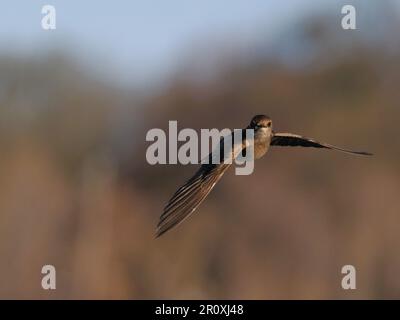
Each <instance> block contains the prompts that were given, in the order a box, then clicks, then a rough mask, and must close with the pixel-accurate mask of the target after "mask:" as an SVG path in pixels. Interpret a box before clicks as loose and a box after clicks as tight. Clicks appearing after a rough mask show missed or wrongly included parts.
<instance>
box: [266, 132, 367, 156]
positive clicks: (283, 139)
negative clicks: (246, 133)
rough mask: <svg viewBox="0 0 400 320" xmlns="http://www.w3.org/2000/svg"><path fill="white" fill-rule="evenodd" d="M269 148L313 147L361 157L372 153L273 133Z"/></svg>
mask: <svg viewBox="0 0 400 320" xmlns="http://www.w3.org/2000/svg"><path fill="white" fill-rule="evenodd" d="M271 146H284V147H286V146H288V147H297V146H300V147H313V148H326V149H331V150H338V151H341V152H346V153H351V154H358V155H363V156H371V155H372V153H369V152H364V151H353V150H347V149H343V148H339V147H336V146H333V145H331V144H328V143H321V142H318V141H315V140H314V139H310V138H306V137H302V136H299V135H297V134H292V133H275V134H274V135H273V137H272V139H271Z"/></svg>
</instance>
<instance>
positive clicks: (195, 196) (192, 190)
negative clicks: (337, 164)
mask: <svg viewBox="0 0 400 320" xmlns="http://www.w3.org/2000/svg"><path fill="white" fill-rule="evenodd" d="M246 129H253V130H254V137H253V139H254V140H253V148H254V149H253V151H254V158H255V159H259V158H261V157H262V156H264V155H265V154H266V153H267V151H268V150H269V147H270V146H283V147H286V146H288V147H296V146H300V147H313V148H324V149H330V150H337V151H341V152H345V153H350V154H356V155H363V156H365V155H372V154H371V153H368V152H362V151H352V150H347V149H343V148H339V147H336V146H333V145H331V144H327V143H322V142H318V141H316V140H314V139H310V138H306V137H303V136H300V135H297V134H292V133H275V132H274V131H273V130H272V120H271V119H270V118H269V117H268V116H265V115H256V116H255V117H253V119H252V120H251V122H250V124H249V125H248V127H247V128H246ZM246 129H243V131H244V132H243V135H242V136H243V138H242V141H241V143H240V144H238V145H234V146H233V147H232V157H233V158H235V157H237V156H238V154H240V153H241V152H245V151H246V148H248V146H249V141H248V139H247V138H246V135H245V130H246ZM226 138H227V137H223V138H222V139H221V142H220V147H219V148H220V149H221V151H222V148H223V147H224V143H223V142H224V139H226ZM223 153H224V152H220V153H219V154H223ZM208 157H209V160H210V161H208V163H204V164H202V165H201V167H200V168H199V170H198V171H197V172H196V173H195V175H194V176H193V177H192V178H190V179H189V180H188V181H187V182H186V183H185V184H184V185H182V186H181V187H180V188H179V189H178V190H177V191H176V192H175V194H174V195H173V196H172V198H171V199H170V200H169V201H168V203H167V205H166V206H165V207H164V211H163V213H162V215H161V216H160V220H159V222H158V225H157V230H156V237H159V236H161V235H162V234H164V233H165V232H167V231H169V230H170V229H172V228H173V227H175V226H176V225H178V224H180V223H181V222H182V221H183V220H184V219H186V218H187V217H188V216H189V215H190V214H191V213H193V211H195V210H196V209H197V207H198V206H199V205H200V203H202V202H203V200H204V199H205V198H206V197H207V195H208V194H209V193H210V191H211V190H212V189H213V188H214V186H215V184H216V183H217V182H218V181H219V179H221V177H222V176H223V174H224V173H225V171H226V170H227V169H228V168H229V167H230V166H231V164H232V163H225V162H224V161H223V159H221V161H220V162H219V163H214V162H215V161H211V159H212V157H213V153H210V155H209V156H208Z"/></svg>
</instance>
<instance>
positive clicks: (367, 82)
mask: <svg viewBox="0 0 400 320" xmlns="http://www.w3.org/2000/svg"><path fill="white" fill-rule="evenodd" d="M302 30H303V32H302V34H301V35H297V34H296V35H294V36H293V37H300V38H298V39H297V40H298V41H299V43H301V42H302V41H307V42H305V43H310V46H311V44H312V47H313V48H315V50H314V51H313V52H310V54H309V59H308V60H307V61H298V60H297V57H296V53H293V55H292V60H293V61H292V64H287V63H285V62H284V61H282V60H281V59H279V55H278V54H269V53H268V54H267V53H264V52H263V49H262V47H261V48H260V50H259V51H257V54H255V55H254V56H251V57H240V58H237V60H232V61H229V63H227V64H226V65H225V67H224V68H221V70H218V72H216V74H215V75H214V76H213V77H212V79H208V80H204V81H194V80H193V79H190V77H191V76H193V74H192V73H191V71H190V70H188V71H187V70H186V71H185V72H178V73H177V75H176V76H175V77H173V78H171V80H170V82H169V83H168V84H166V85H165V87H163V88H162V89H160V90H158V91H150V92H147V93H146V94H139V93H136V92H129V93H127V92H126V91H124V90H121V89H118V88H115V87H112V86H111V85H109V84H106V83H104V82H99V81H97V79H95V78H91V77H90V76H87V75H85V74H82V69H81V68H79V66H78V65H76V64H74V63H72V62H70V61H69V60H68V59H65V58H63V57H62V56H59V55H47V56H42V57H40V58H37V59H33V58H32V59H24V58H21V57H10V56H9V57H6V56H2V57H1V59H0V81H1V86H0V90H1V91H0V146H1V150H2V152H1V154H2V155H1V157H0V177H1V179H0V256H1V260H0V261H1V262H0V274H1V276H0V278H1V286H0V297H1V298H78V299H79V298H85V299H86V298H94V299H97V298H112V299H117V298H124V299H126V298H129V299H131V298H133V299H138V298H141V299H148V298H170V299H174V298H227V299H230V298H236V299H237V298H243V299H249V298H251V299H262V298H264V299H269V298H277V299H279V298H288V299H292V298H305V299H309V298H322V299H325V298H345V299H347V298H399V297H400V278H399V277H398V274H397V273H398V270H400V253H399V250H398V245H399V243H400V233H399V225H400V203H399V201H398V199H397V197H398V195H399V191H400V169H399V161H400V149H399V146H400V143H399V140H398V136H399V133H400V132H399V127H398V120H399V119H400V109H399V106H398V103H399V101H400V92H399V90H398V84H399V82H400V72H399V71H400V70H399V69H400V67H399V66H400V55H399V52H400V51H399V47H396V46H395V45H393V43H391V42H390V41H389V40H388V39H391V38H390V36H389V35H388V34H386V37H387V39H386V40H385V39H383V40H382V41H383V44H384V45H382V43H375V44H371V41H366V40H365V39H364V40H363V41H361V40H360V41H359V40H357V39H353V38H352V36H348V34H349V33H348V34H345V33H343V32H337V30H336V31H335V30H334V32H332V33H329V32H328V31H324V30H325V29H324V26H323V25H320V24H318V23H316V24H312V25H309V24H305V25H304V26H302ZM326 32H328V35H327V34H326ZM392 36H393V34H392ZM348 37H350V38H348ZM282 41H283V40H282ZM286 41H290V38H289V39H288V40H286ZM388 43H390V46H389V45H388V46H385V45H386V44H388ZM191 61H192V62H193V63H196V59H195V58H193V59H192V60H191ZM199 69H201V67H199ZM259 113H263V114H268V115H269V116H271V117H272V119H273V120H274V127H275V130H276V131H292V132H295V133H299V134H304V135H306V136H310V137H315V138H317V139H320V140H321V141H327V142H330V143H333V144H337V145H342V146H344V147H349V148H355V149H364V150H367V151H371V152H373V153H375V156H374V157H372V158H361V157H352V156H348V155H345V154H341V153H334V152H329V151H323V150H309V149H299V148H291V149H290V148H289V149H284V148H277V149H273V150H271V152H270V153H268V155H267V156H266V157H265V158H263V159H262V160H259V161H258V162H256V165H255V172H254V174H252V175H250V176H236V175H234V171H233V170H230V171H229V172H228V173H227V174H226V176H225V177H224V178H223V179H222V180H221V182H220V183H219V184H218V185H217V187H216V188H215V189H214V191H213V192H212V193H211V194H210V196H209V197H208V199H207V201H205V202H204V203H203V204H202V205H201V206H200V207H199V209H198V210H197V211H196V213H195V214H194V215H193V216H192V217H191V218H189V219H188V220H186V221H185V222H184V224H182V225H180V226H179V227H178V228H176V229H174V230H173V231H171V232H170V233H168V234H166V235H165V236H163V237H162V238H160V239H154V231H155V230H154V229H155V225H156V222H157V219H158V217H159V215H160V213H161V211H162V208H163V206H164V204H165V202H166V201H167V200H168V198H169V196H171V194H172V193H173V192H174V191H175V189H176V188H177V187H178V186H179V184H181V183H183V182H184V181H185V179H187V178H188V177H190V175H191V174H192V172H193V171H194V170H196V167H195V166H180V165H164V166H162V165H159V166H150V165H148V164H147V163H146V159H145V152H146V148H147V146H148V145H149V143H146V142H145V134H146V132H147V131H148V130H149V129H150V128H154V127H160V128H167V126H168V121H169V120H177V121H178V125H179V127H180V128H184V127H192V128H196V129H199V128H214V127H215V128H219V129H222V128H225V127H228V128H241V127H244V126H246V125H247V123H248V121H249V120H250V118H251V117H252V116H253V115H254V114H259ZM45 264H52V265H54V266H55V267H56V269H57V290H55V291H44V290H42V289H41V286H40V283H41V278H42V275H41V273H40V270H41V268H42V266H43V265H45ZM346 264H352V265H354V266H355V267H356V269H357V290H355V291H351V290H350V291H344V290H342V288H341V279H342V274H341V273H340V271H341V268H342V266H343V265H346Z"/></svg>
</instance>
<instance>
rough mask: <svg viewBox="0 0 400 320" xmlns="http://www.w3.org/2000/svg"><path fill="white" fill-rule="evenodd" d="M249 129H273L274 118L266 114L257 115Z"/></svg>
mask: <svg viewBox="0 0 400 320" xmlns="http://www.w3.org/2000/svg"><path fill="white" fill-rule="evenodd" d="M248 128H249V129H254V131H258V130H262V131H272V120H271V118H270V117H268V116H265V115H257V116H254V117H253V119H251V122H250V124H249V126H248Z"/></svg>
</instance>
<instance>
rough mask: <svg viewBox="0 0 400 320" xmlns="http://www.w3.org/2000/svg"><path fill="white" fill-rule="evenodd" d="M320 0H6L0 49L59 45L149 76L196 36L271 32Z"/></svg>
mask: <svg viewBox="0 0 400 320" xmlns="http://www.w3.org/2000/svg"><path fill="white" fill-rule="evenodd" d="M330 2H331V3H332V1H330ZM334 2H337V1H333V3H334ZM319 3H320V5H324V4H326V2H325V1H321V2H319ZM45 4H51V5H54V6H55V8H56V14H57V16H56V17H57V29H56V30H54V31H44V30H43V29H42V28H41V18H42V14H41V8H42V6H43V5H45ZM320 5H316V4H315V1H312V0H290V1H280V0H219V1H218V0H201V1H188V0H168V1H167V0H163V1H161V0H159V1H151V0H148V1H144V0H141V1H139V0H136V1H135V0H133V1H128V0H126V1H123V0H117V1H115V0H114V1H95V0H90V1H89V0H86V1H77V0H52V1H50V0H48V1H39V0H30V1H26V0H2V4H1V11H0V50H1V51H2V52H12V53H13V54H15V53H16V52H20V53H24V54H36V53H37V52H42V51H46V50H48V48H54V47H56V48H60V49H61V50H66V51H67V52H68V53H69V54H72V55H73V56H76V57H77V58H79V59H80V60H82V61H83V62H84V64H85V63H86V62H87V63H90V64H92V65H94V66H96V68H99V69H100V70H101V69H104V70H107V72H111V75H112V76H114V77H116V78H121V79H129V78H142V79H143V81H147V80H151V79H154V78H156V77H159V76H161V75H163V74H166V73H167V72H168V71H169V70H170V69H173V66H174V65H175V64H177V63H178V61H179V59H180V58H182V56H184V52H185V50H188V49H189V47H190V46H191V45H194V44H196V40H197V39H201V40H202V41H203V42H204V41H206V40H207V37H211V38H214V41H215V39H218V37H223V36H224V35H226V36H230V37H232V36H233V37H235V36H237V37H238V38H240V37H246V36H251V35H255V34H260V35H263V37H268V36H269V35H273V34H274V33H275V32H276V31H278V30H279V29H281V28H282V26H285V25H286V24H288V23H289V22H290V20H292V19H293V18H299V17H300V16H302V14H303V13H309V12H312V11H314V10H318V9H319V6H320Z"/></svg>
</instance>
